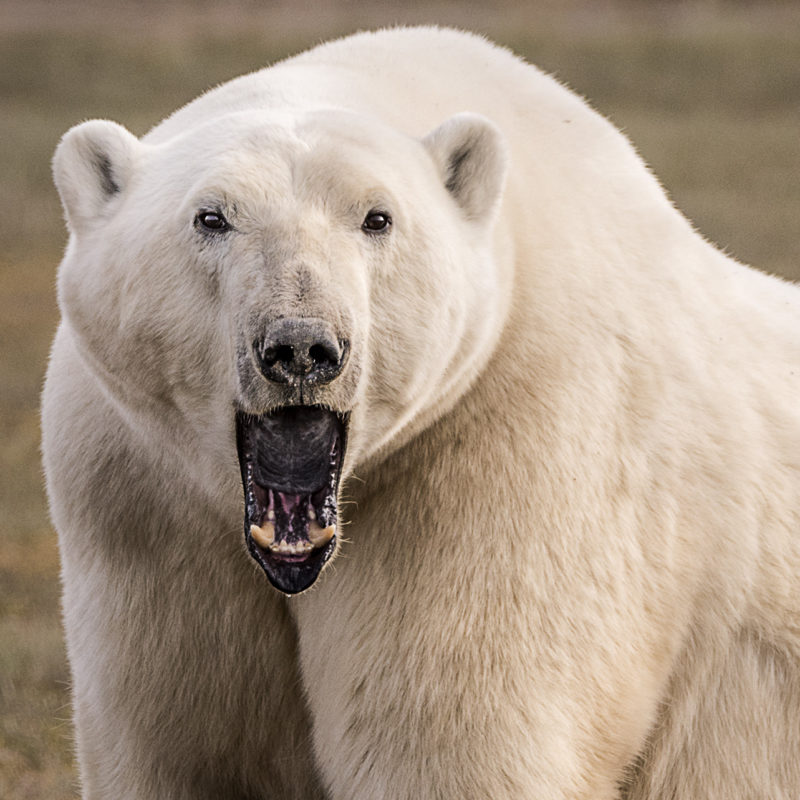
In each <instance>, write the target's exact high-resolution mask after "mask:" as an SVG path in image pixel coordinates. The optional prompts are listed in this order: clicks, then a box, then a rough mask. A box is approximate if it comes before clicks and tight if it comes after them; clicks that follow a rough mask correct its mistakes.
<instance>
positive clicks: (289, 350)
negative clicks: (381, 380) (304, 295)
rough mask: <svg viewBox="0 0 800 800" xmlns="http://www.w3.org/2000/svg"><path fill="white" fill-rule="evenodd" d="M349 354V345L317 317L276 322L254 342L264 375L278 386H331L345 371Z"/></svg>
mask: <svg viewBox="0 0 800 800" xmlns="http://www.w3.org/2000/svg"><path fill="white" fill-rule="evenodd" d="M347 350H348V344H347V342H346V341H342V340H339V339H337V338H336V336H335V335H334V333H333V331H332V330H331V327H330V326H329V325H328V324H327V323H326V322H324V321H323V320H321V319H316V318H314V317H305V318H300V317H287V318H284V319H279V320H276V321H275V322H273V323H272V324H271V325H270V326H269V327H268V328H267V330H266V331H265V333H264V336H263V337H262V338H260V339H257V340H256V341H255V342H253V351H254V352H255V354H256V360H257V362H258V367H259V369H260V370H261V374H262V375H263V376H264V377H265V378H266V379H267V380H270V381H275V383H297V382H298V381H303V383H305V384H307V385H312V386H319V385H322V384H325V383H330V382H331V381H332V380H333V379H334V378H335V377H336V376H337V375H338V374H339V373H340V372H341V371H342V367H343V366H344V361H345V359H346V357H347Z"/></svg>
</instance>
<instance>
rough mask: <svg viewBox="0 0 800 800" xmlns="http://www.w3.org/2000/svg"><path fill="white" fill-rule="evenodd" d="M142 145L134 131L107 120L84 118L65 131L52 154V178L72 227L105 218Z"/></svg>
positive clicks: (80, 228)
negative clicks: (87, 119) (85, 120)
mask: <svg viewBox="0 0 800 800" xmlns="http://www.w3.org/2000/svg"><path fill="white" fill-rule="evenodd" d="M140 147H141V144H140V142H139V140H138V139H137V138H136V137H135V136H134V135H133V134H132V133H130V132H129V131H128V130H126V129H125V128H123V127H122V125H118V124H117V123H116V122H109V121H107V120H101V119H93V120H89V121H88V122H82V123H81V124H80V125H76V126H75V127H74V128H70V130H68V131H67V132H66V133H65V134H64V136H63V137H62V139H61V141H60V142H59V145H58V147H57V148H56V152H55V155H54V156H53V179H54V180H55V184H56V188H57V189H58V193H59V195H60V196H61V203H62V205H63V206H64V214H65V216H66V218H67V225H68V226H69V228H70V229H71V230H72V231H74V232H76V233H77V232H80V231H82V230H85V229H86V227H87V226H89V225H90V224H91V223H92V222H93V221H94V220H95V219H97V218H98V217H100V218H102V217H103V216H104V213H105V212H106V211H107V208H108V205H109V202H110V201H111V200H112V199H114V198H115V197H117V196H118V195H120V194H122V193H123V192H124V191H125V189H126V188H127V186H128V182H129V181H130V178H131V175H132V174H133V170H134V164H135V161H136V155H137V153H138V151H139V149H140Z"/></svg>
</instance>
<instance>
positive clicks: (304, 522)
mask: <svg viewBox="0 0 800 800" xmlns="http://www.w3.org/2000/svg"><path fill="white" fill-rule="evenodd" d="M346 432H347V418H346V416H342V415H339V414H336V413H334V412H333V411H329V410H327V409H324V408H319V407H317V406H287V407H285V408H281V409H279V410H277V411H274V412H272V413H270V414H263V415H260V416H254V415H252V414H246V413H244V412H237V414H236V445H237V449H238V452H239V465H240V467H241V471H242V484H243V486H244V503H245V514H244V529H245V538H246V541H247V547H248V549H249V551H250V555H252V556H253V558H254V559H255V560H256V561H257V562H258V564H259V565H260V566H261V567H262V569H263V570H264V572H265V573H266V574H267V578H269V581H270V583H271V584H272V585H273V586H274V587H275V588H276V589H279V590H280V591H282V592H285V593H286V594H297V593H298V592H302V591H303V590H304V589H307V588H308V587H309V586H311V584H312V583H314V581H315V580H316V579H317V576H318V575H319V573H320V570H321V569H322V567H323V566H324V565H325V562H326V561H328V559H329V558H330V557H331V555H333V551H334V549H335V548H336V521H337V507H336V503H337V493H338V488H339V479H340V477H341V471H342V460H343V456H344V448H345V445H346Z"/></svg>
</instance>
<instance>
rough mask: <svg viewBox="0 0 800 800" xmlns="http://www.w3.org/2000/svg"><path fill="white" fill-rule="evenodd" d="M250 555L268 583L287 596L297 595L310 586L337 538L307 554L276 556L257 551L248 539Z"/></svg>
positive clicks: (248, 537) (255, 545)
mask: <svg viewBox="0 0 800 800" xmlns="http://www.w3.org/2000/svg"><path fill="white" fill-rule="evenodd" d="M247 543H248V548H249V550H250V555H251V556H252V557H253V558H254V559H255V561H256V562H257V563H258V565H259V566H260V567H261V568H262V569H263V570H264V574H265V575H266V576H267V579H268V580H269V582H270V583H271V584H272V585H273V586H274V587H275V588H276V589H277V590H278V591H280V592H283V593H284V594H287V595H292V594H298V593H300V592H302V591H304V590H306V589H308V587H309V586H311V584H312V583H314V581H316V579H317V577H318V576H319V573H320V571H321V570H322V568H323V567H324V566H325V564H326V563H327V562H328V560H329V559H330V557H331V556H332V555H333V552H334V550H335V549H336V537H335V536H334V537H333V539H331V541H330V542H328V544H326V545H325V546H324V547H320V548H318V549H316V550H312V551H311V552H310V553H308V554H302V555H299V554H298V555H283V556H276V555H274V554H272V553H269V552H267V551H266V550H264V549H263V548H261V547H259V545H257V544H256V543H255V542H254V541H253V540H252V538H251V537H250V536H249V534H248V535H247Z"/></svg>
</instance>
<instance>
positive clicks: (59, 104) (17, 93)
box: [0, 0, 800, 800]
mask: <svg viewBox="0 0 800 800" xmlns="http://www.w3.org/2000/svg"><path fill="white" fill-rule="evenodd" d="M115 5H116V4H115ZM398 8H399V10H398ZM393 9H395V10H394V11H393V12H392V14H393V15H392V17H391V18H390V19H387V18H386V16H385V14H386V11H385V7H384V6H380V5H379V4H375V3H365V2H357V1H356V0H339V2H335V3H330V4H328V5H325V6H320V8H318V9H317V8H315V9H314V11H313V12H311V11H310V12H309V13H307V14H303V13H302V12H301V13H298V7H297V6H296V5H295V4H290V3H289V2H288V0H285V1H282V2H274V3H271V4H266V3H258V2H255V1H253V2H246V0H237V1H236V2H227V3H211V2H207V1H206V0H195V2H192V3H189V2H188V1H187V2H172V3H163V2H159V3H156V2H155V0H140V2H131V3H128V4H118V5H116V8H115V10H113V11H112V9H111V7H110V4H104V3H101V2H99V0H84V1H83V2H76V0H68V1H67V2H60V3H52V2H46V3H45V2H44V1H43V0H2V6H1V7H0V104H2V105H0V221H2V224H0V254H1V255H0V341H1V342H2V351H1V352H2V362H1V363H2V372H0V431H2V449H0V474H2V476H3V477H2V481H0V520H2V522H1V523H0V798H7V800H22V798H26V800H32V799H34V798H48V800H62V799H63V798H68V797H72V796H74V789H73V787H74V768H73V766H72V757H71V744H70V735H71V734H70V726H69V723H68V721H67V720H68V717H69V712H68V708H67V705H68V689H67V687H68V670H67V667H66V661H65V655H64V648H63V644H62V638H61V632H60V624H59V611H58V565H57V553H56V544H55V536H54V534H53V532H52V530H51V528H50V526H49V523H48V519H47V512H46V507H45V501H44V497H43V492H42V488H41V475H40V467H39V455H38V441H39V428H38V411H37V406H38V395H39V390H40V385H41V380H42V375H43V372H44V368H45V360H46V354H47V348H48V343H49V341H50V339H51V337H52V334H53V331H54V329H55V325H56V319H57V311H56V307H55V300H54V291H53V283H54V273H55V266H56V264H57V262H58V259H59V253H60V249H61V247H62V246H63V243H64V240H65V236H64V230H63V225H62V222H61V218H60V211H59V208H58V202H57V198H56V195H55V192H54V190H53V188H52V186H51V181H50V169H49V163H50V156H51V153H52V151H53V149H54V147H55V144H56V142H57V141H58V137H59V136H60V134H61V133H62V132H63V131H64V130H66V129H67V128H68V127H69V126H70V125H72V124H74V123H75V122H78V121H80V120H81V119H85V118H88V117H93V116H102V117H110V118H114V119H117V120H118V121H120V122H122V123H124V124H126V125H127V126H128V127H130V128H131V129H132V130H133V131H134V132H136V133H142V132H143V131H145V130H146V129H147V127H148V126H150V125H151V124H153V123H155V122H156V121H157V120H158V119H160V118H161V117H162V116H163V115H164V114H166V113H168V112H169V111H171V110H173V109H174V108H175V107H176V106H178V105H180V104H182V103H184V102H186V101H188V100H190V99H191V98H192V97H193V96H195V95H196V94H197V93H198V92H200V91H202V90H203V89H204V88H206V87H208V86H210V85H213V84H214V83H217V82H219V81H222V80H225V79H227V78H229V77H232V76H233V75H235V74H238V73H240V72H244V71H247V70H250V69H253V68H255V67H258V66H260V65H263V64H265V63H267V62H269V61H270V60H273V59H275V58H277V57H280V56H282V55H284V54H286V53H288V52H290V51H292V50H295V49H298V48H301V47H304V46H306V45H308V44H311V43H313V42H314V41H316V40H318V39H320V38H322V37H324V36H325V35H327V34H328V33H342V32H345V31H347V30H352V29H355V28H358V27H374V26H376V25H380V24H387V23H390V22H398V21H410V22H432V21H439V22H443V23H448V24H456V25H459V26H461V27H468V28H472V29H477V30H479V31H483V32H486V33H489V34H491V35H492V36H493V38H495V39H497V40H499V41H501V42H504V43H506V44H509V45H510V46H512V47H514V48H515V49H517V50H518V51H519V52H521V53H522V54H524V55H526V56H527V57H528V58H529V59H530V60H532V61H534V62H535V63H538V64H540V65H542V66H543V67H545V68H546V69H548V70H550V71H553V72H555V73H556V74H557V75H558V76H559V77H560V78H562V79H563V80H565V81H566V82H568V83H569V84H570V85H571V86H573V87H574V88H575V89H576V90H578V91H579V92H581V93H582V94H584V95H586V96H588V97H590V98H591V99H592V101H593V104H594V105H595V107H597V108H598V109H600V110H601V111H602V112H603V113H605V114H607V115H608V116H610V117H611V118H612V119H613V120H614V121H615V122H616V123H617V124H618V125H620V126H621V127H623V128H624V129H625V130H626V132H627V133H628V134H629V136H630V137H631V138H632V140H633V141H634V142H635V143H636V144H637V146H638V148H639V150H640V152H641V153H642V154H643V155H644V156H645V158H646V159H647V160H648V161H649V162H650V163H651V165H652V166H653V168H654V169H655V171H656V173H657V174H658V175H660V177H661V178H662V180H663V182H664V184H665V186H666V187H667V188H668V190H669V191H670V193H671V195H672V197H673V199H674V200H675V202H676V204H677V205H678V206H679V207H680V208H682V209H683V210H684V211H685V212H686V213H687V214H688V216H690V217H691V218H692V219H693V220H694V221H695V222H696V224H697V225H698V227H699V228H700V229H701V230H702V231H704V232H705V233H706V234H707V235H709V236H710V238H712V239H714V240H715V241H717V242H719V243H720V244H721V245H723V246H725V247H726V248H728V249H729V250H730V251H731V252H733V253H734V254H735V255H737V256H738V257H740V258H741V259H743V260H746V261H750V262H752V263H757V264H759V265H760V266H762V267H764V268H765V269H768V270H769V271H774V272H780V273H783V274H786V275H789V276H794V277H800V180H798V177H797V166H796V165H797V164H798V163H800V136H799V135H798V134H799V133H800V69H798V64H800V10H798V8H797V7H796V4H793V3H772V4H769V5H766V4H764V3H760V4H759V3H743V2H738V3H723V2H711V1H710V0H709V1H708V2H699V1H698V2H676V3H644V2H639V3H629V2H613V1H612V0H607V1H606V2H591V1H590V0H572V1H571V2H563V3H557V2H555V0H553V1H552V2H540V3H528V4H523V5H521V6H520V5H519V4H517V3H511V2H510V0H509V2H495V3H490V4H488V5H487V4H481V5H478V4H475V5H470V4H458V3H440V4H438V5H436V6H426V7H425V9H424V10H423V8H422V6H416V5H414V4H412V3H408V4H407V5H405V6H400V7H397V6H393Z"/></svg>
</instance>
